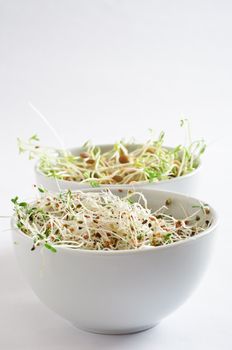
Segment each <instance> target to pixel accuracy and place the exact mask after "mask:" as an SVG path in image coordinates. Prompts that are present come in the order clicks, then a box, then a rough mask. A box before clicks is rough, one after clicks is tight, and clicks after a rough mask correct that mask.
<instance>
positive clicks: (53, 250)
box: [44, 242, 57, 253]
mask: <svg viewBox="0 0 232 350" xmlns="http://www.w3.org/2000/svg"><path fill="white" fill-rule="evenodd" d="M44 246H45V248H47V249H49V250H50V251H51V252H53V253H56V252H57V250H56V248H54V247H53V246H52V245H51V244H49V243H47V242H46V243H44Z"/></svg>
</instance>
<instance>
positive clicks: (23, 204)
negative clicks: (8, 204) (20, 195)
mask: <svg viewBox="0 0 232 350" xmlns="http://www.w3.org/2000/svg"><path fill="white" fill-rule="evenodd" d="M19 206H20V207H27V203H26V202H21V203H19Z"/></svg>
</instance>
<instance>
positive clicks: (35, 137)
mask: <svg viewBox="0 0 232 350" xmlns="http://www.w3.org/2000/svg"><path fill="white" fill-rule="evenodd" d="M29 140H30V141H39V138H38V136H37V135H36V134H34V135H32V136H31V137H30V139H29Z"/></svg>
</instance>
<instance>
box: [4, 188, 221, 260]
mask: <svg viewBox="0 0 232 350" xmlns="http://www.w3.org/2000/svg"><path fill="white" fill-rule="evenodd" d="M105 189H106V188H102V189H100V191H101V190H105ZM120 189H123V190H125V188H122V187H121V186H117V188H116V187H115V188H114V190H116V191H118V190H120ZM128 189H130V188H128ZM89 190H90V191H91V192H98V191H99V188H90V189H89V188H85V189H83V192H87V191H89ZM140 190H141V191H149V192H150V191H151V192H158V193H164V194H167V198H168V197H170V196H175V198H178V197H179V199H181V198H187V199H189V200H190V201H199V202H202V203H207V202H206V201H203V200H200V199H197V198H195V197H192V196H188V195H185V194H182V193H179V192H173V191H164V190H160V189H155V188H150V189H148V188H146V187H143V186H141V187H140ZM78 191H80V190H73V191H72V192H78ZM136 191H138V189H136ZM209 208H210V211H211V212H212V217H213V221H212V225H211V226H210V227H209V228H207V229H206V230H205V231H203V232H201V233H199V234H198V235H196V236H193V237H189V238H187V239H184V240H180V241H178V242H174V243H170V244H167V245H162V246H156V247H153V246H146V247H144V248H141V249H125V250H87V249H72V248H69V247H67V246H55V248H56V250H57V251H61V252H62V251H66V252H69V253H70V254H90V255H99V256H111V255H115V256H120V255H125V254H128V255H130V254H141V253H146V252H152V251H153V252H155V251H160V250H161V251H162V250H164V249H175V247H180V246H184V245H188V244H192V243H193V242H195V241H196V240H199V239H202V238H204V237H205V236H207V235H209V234H210V233H213V232H212V231H215V229H216V228H217V227H218V224H219V218H218V213H217V211H216V210H215V209H214V208H213V207H212V206H211V205H209ZM15 215H16V214H14V215H12V217H11V228H12V229H13V230H15V231H17V232H18V233H19V234H20V235H21V237H24V239H27V240H28V241H29V240H30V241H32V238H31V237H30V236H27V235H26V234H25V233H23V232H22V231H21V230H20V229H19V228H18V227H17V226H16V218H15ZM42 248H43V247H41V249H42Z"/></svg>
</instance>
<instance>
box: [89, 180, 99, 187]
mask: <svg viewBox="0 0 232 350" xmlns="http://www.w3.org/2000/svg"><path fill="white" fill-rule="evenodd" d="M89 184H90V186H92V187H100V185H99V183H98V182H97V181H94V180H93V181H90V182H89Z"/></svg>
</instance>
